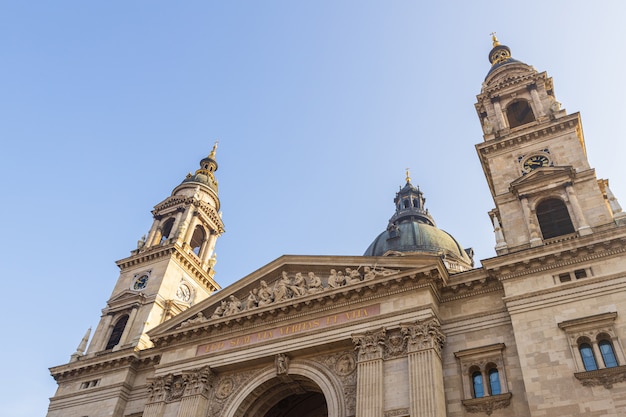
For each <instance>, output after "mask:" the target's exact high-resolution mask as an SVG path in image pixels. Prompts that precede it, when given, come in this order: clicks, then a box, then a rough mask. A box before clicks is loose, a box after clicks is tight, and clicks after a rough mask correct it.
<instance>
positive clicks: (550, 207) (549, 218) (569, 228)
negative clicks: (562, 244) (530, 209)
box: [536, 198, 574, 239]
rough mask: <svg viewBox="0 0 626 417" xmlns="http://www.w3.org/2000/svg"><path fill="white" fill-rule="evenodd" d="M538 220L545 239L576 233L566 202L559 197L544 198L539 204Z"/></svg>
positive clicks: (537, 209)
mask: <svg viewBox="0 0 626 417" xmlns="http://www.w3.org/2000/svg"><path fill="white" fill-rule="evenodd" d="M536 212H537V221H538V222H539V227H540V228H541V234H542V235H543V238H544V239H550V238H552V237H556V236H562V235H567V234H569V233H574V225H573V224H572V220H571V219H570V217H569V212H568V211H567V207H566V206H565V203H564V202H562V201H561V200H559V199H557V198H550V199H548V200H544V201H542V202H541V203H539V204H538V205H537V208H536Z"/></svg>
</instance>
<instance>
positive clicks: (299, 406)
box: [223, 360, 345, 417]
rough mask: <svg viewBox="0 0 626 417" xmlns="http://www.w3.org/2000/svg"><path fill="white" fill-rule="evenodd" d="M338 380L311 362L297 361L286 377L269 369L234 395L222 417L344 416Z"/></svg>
mask: <svg viewBox="0 0 626 417" xmlns="http://www.w3.org/2000/svg"><path fill="white" fill-rule="evenodd" d="M343 416H345V398H344V392H343V387H342V384H341V382H340V381H339V379H337V377H336V376H335V375H334V374H333V373H332V372H329V369H328V368H326V367H324V366H321V365H320V364H319V363H315V362H312V361H308V360H299V361H294V362H292V363H291V364H290V366H289V372H288V374H287V375H277V372H276V368H275V367H272V368H266V369H265V370H264V371H263V372H261V373H260V374H258V375H257V376H256V377H254V378H252V379H251V380H250V381H248V383H246V384H245V385H244V386H243V387H242V389H240V390H238V392H237V393H235V394H234V395H233V398H232V399H231V401H229V403H228V404H227V405H226V407H225V410H224V413H223V417H343Z"/></svg>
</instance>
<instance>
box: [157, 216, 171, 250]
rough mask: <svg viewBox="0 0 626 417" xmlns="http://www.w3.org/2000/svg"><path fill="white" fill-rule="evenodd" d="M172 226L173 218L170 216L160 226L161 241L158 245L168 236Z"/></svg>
mask: <svg viewBox="0 0 626 417" xmlns="http://www.w3.org/2000/svg"><path fill="white" fill-rule="evenodd" d="M172 226H174V219H173V218H170V219H168V220H167V221H166V222H165V224H164V225H163V227H162V228H161V241H160V242H159V244H160V245H162V244H163V243H164V242H165V241H166V240H167V239H168V238H169V237H170V234H171V233H172Z"/></svg>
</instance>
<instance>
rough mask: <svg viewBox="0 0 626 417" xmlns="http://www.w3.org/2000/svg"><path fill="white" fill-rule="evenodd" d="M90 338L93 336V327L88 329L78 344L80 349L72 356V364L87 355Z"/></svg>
mask: <svg viewBox="0 0 626 417" xmlns="http://www.w3.org/2000/svg"><path fill="white" fill-rule="evenodd" d="M89 336H91V327H90V328H89V329H87V332H85V335H84V336H83V338H82V339H81V341H80V343H79V344H78V347H77V348H76V352H74V354H72V356H71V358H70V362H75V361H77V360H78V358H80V357H81V356H83V355H84V354H85V350H86V349H87V342H89Z"/></svg>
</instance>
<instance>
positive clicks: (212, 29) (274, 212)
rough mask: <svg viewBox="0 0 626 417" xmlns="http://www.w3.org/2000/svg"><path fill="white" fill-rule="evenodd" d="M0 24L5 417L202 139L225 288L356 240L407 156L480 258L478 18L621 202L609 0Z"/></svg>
mask: <svg viewBox="0 0 626 417" xmlns="http://www.w3.org/2000/svg"><path fill="white" fill-rule="evenodd" d="M592 4H595V6H594V5H592ZM600 4H601V5H602V6H600ZM0 19H1V23H0V42H1V45H2V47H1V48H0V61H1V62H2V65H1V66H0V75H1V76H0V94H1V97H2V98H1V99H0V115H1V116H0V120H1V121H0V138H1V141H2V148H1V155H2V163H1V164H0V184H1V186H2V191H3V198H2V202H3V204H0V215H1V218H2V220H3V222H2V224H3V230H4V231H5V232H6V233H5V235H4V238H3V239H1V240H0V253H1V254H2V255H0V271H1V273H2V281H1V282H2V283H3V285H5V286H7V287H8V288H7V289H6V291H5V292H4V294H5V295H4V297H3V302H2V311H1V312H2V314H0V320H1V323H0V327H1V328H2V329H3V331H4V334H3V336H2V341H3V343H2V347H1V348H0V349H1V352H2V354H3V359H4V363H3V366H2V368H3V371H4V383H3V384H2V385H3V389H2V390H0V404H2V411H0V415H3V416H11V417H21V416H29V417H30V416H42V415H44V414H45V413H46V409H47V407H48V397H50V396H52V395H53V394H54V391H55V388H56V384H55V382H54V380H53V379H52V378H51V377H50V376H49V373H48V369H47V368H48V367H50V366H54V365H60V364H63V363H66V362H67V361H68V360H69V357H70V355H71V354H72V353H73V352H74V351H75V349H76V347H77V345H78V343H79V342H80V339H81V338H82V336H83V334H84V333H85V331H86V329H87V328H88V327H90V326H93V327H95V326H96V325H97V323H98V320H99V317H100V312H101V309H102V308H104V307H105V303H106V300H107V299H108V298H109V296H110V293H111V290H112V289H113V285H114V283H115V281H116V279H117V276H118V269H117V267H116V265H115V263H114V261H116V260H118V259H122V258H125V257H127V256H128V255H129V254H130V250H132V249H134V248H135V246H136V242H137V239H138V238H140V237H141V235H143V234H145V233H147V231H148V229H149V228H150V225H151V221H152V217H151V214H150V210H151V209H152V207H153V206H154V205H155V204H157V203H159V202H160V201H162V200H163V199H165V198H166V197H167V196H168V195H169V194H170V192H171V190H172V189H173V188H174V187H175V186H176V185H178V184H179V183H180V182H181V181H182V179H183V178H184V177H185V175H186V174H187V172H189V171H195V170H196V169H197V167H198V162H199V160H200V159H201V158H203V157H204V156H206V155H207V154H208V153H209V151H210V150H211V146H212V145H213V142H214V141H215V140H217V139H219V141H220V142H219V148H218V152H217V161H218V163H219V170H218V171H217V178H218V180H219V184H220V199H221V202H222V211H223V219H224V223H225V227H226V233H225V234H224V235H223V236H222V237H221V238H220V239H219V240H218V243H217V248H216V252H217V258H218V263H217V265H216V270H217V274H216V279H217V281H218V282H219V283H220V284H221V285H222V286H223V287H225V286H227V285H229V284H230V283H232V282H234V281H236V280H238V279H240V278H242V277H244V276H245V275H247V274H249V273H251V272H253V271H254V270H256V269H258V268H259V267H261V266H263V265H264V264H266V263H268V262H270V261H272V260H273V259H275V258H277V257H279V256H281V255H283V254H311V255H360V254H362V253H363V252H364V251H365V249H366V248H367V246H368V245H369V244H370V242H371V241H372V240H373V239H374V238H375V237H376V236H377V235H378V233H380V232H381V231H383V230H384V229H385V227H386V225H387V220H388V219H389V217H390V216H391V215H392V214H393V211H394V206H393V197H394V195H395V192H396V191H397V190H398V187H399V186H401V185H403V184H404V177H405V174H404V171H405V168H407V167H409V168H410V170H411V177H412V179H413V183H414V184H416V185H419V186H420V187H421V189H422V191H423V192H424V194H425V196H426V199H427V201H426V205H427V207H428V208H429V210H430V212H431V214H432V215H433V217H434V218H435V221H436V222H437V225H438V226H439V227H440V228H442V229H444V230H446V231H448V232H449V233H451V234H452V235H453V236H455V237H456V238H457V240H458V241H459V242H460V243H461V244H462V245H463V246H464V247H466V248H467V247H473V248H474V250H475V252H476V258H477V259H485V258H489V257H492V256H494V255H495V252H494V250H493V246H494V237H493V232H492V227H491V225H490V223H489V218H488V216H487V212H488V211H489V210H490V209H491V208H493V207H494V204H493V201H492V199H491V196H490V195H489V191H488V188H487V184H486V182H485V180H484V176H483V173H482V169H481V167H480V164H479V162H478V158H477V156H476V151H475V149H474V145H475V144H476V143H479V142H480V141H481V140H482V132H481V129H480V124H479V122H478V118H477V116H476V111H475V109H474V103H475V101H476V94H478V93H479V92H480V88H481V83H482V81H483V79H484V77H485V75H486V74H487V71H488V70H489V62H488V59H487V54H488V52H489V50H490V49H491V40H490V36H489V34H490V33H491V32H492V31H496V32H497V36H498V38H499V39H500V41H501V42H502V43H503V44H505V45H508V46H509V47H510V48H511V50H512V54H513V57H514V58H516V59H518V60H520V61H523V62H526V63H528V64H531V65H534V66H535V68H537V69H538V70H540V71H544V70H545V71H547V72H548V75H549V76H552V77H553V79H554V85H555V93H556V96H557V99H558V100H559V101H560V102H561V103H563V107H564V108H565V109H567V111H568V112H575V111H580V112H581V113H582V118H583V125H584V127H585V140H586V144H587V151H588V156H589V160H590V162H591V165H592V166H593V167H595V168H596V172H597V175H598V177H599V178H609V179H610V181H611V188H612V190H613V192H614V193H615V195H616V196H617V198H618V199H620V198H621V200H620V201H621V202H622V204H626V178H625V177H624V167H623V165H624V159H623V155H624V152H625V151H626V145H625V138H624V135H625V134H624V132H623V129H622V128H621V125H620V123H621V122H622V121H623V118H624V117H625V116H626V114H625V110H626V105H625V100H624V98H625V97H626V85H625V83H624V75H623V74H624V68H625V64H626V48H624V43H625V41H626V25H624V21H625V20H626V2H623V1H617V0H616V1H603V2H589V1H571V0H570V1H556V0H555V1H526V2H523V3H519V2H494V1H461V0H459V1H429V2H425V1H424V2H421V1H400V0H397V1H395V0H394V1H365V0H358V1H356V0H355V1H342V0H320V1H270V0H268V1H258V0H254V1H191V0H185V1H178V2H172V1H154V0H150V1H148V0H145V1H128V0H127V1H84V0H76V1H65V0H57V1H47V2H44V1H26V0H25V1H12V0H4V1H0Z"/></svg>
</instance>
